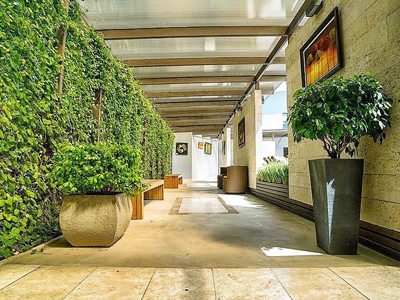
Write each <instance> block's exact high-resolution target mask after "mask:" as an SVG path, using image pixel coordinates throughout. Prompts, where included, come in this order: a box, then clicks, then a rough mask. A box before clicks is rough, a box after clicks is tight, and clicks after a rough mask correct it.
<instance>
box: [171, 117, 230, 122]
mask: <svg viewBox="0 0 400 300" xmlns="http://www.w3.org/2000/svg"><path fill="white" fill-rule="evenodd" d="M164 119H165V121H167V122H170V121H172V122H173V121H187V120H188V117H168V116H165V117H164ZM190 120H193V121H197V120H204V121H207V120H210V121H219V120H226V116H218V115H216V116H215V115H211V116H190Z"/></svg>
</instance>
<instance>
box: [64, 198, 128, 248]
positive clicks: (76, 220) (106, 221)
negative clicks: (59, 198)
mask: <svg viewBox="0 0 400 300" xmlns="http://www.w3.org/2000/svg"><path fill="white" fill-rule="evenodd" d="M131 215H132V202H131V200H130V197H129V196H128V195H126V194H122V193H120V194H111V195H70V196H65V197H64V199H63V203H62V206H61V211H60V227H61V231H62V233H63V235H64V237H65V238H66V240H67V241H68V242H69V243H70V244H71V245H72V246H77V247H108V246H111V245H112V244H114V243H115V242H116V241H118V240H119V239H120V238H121V237H122V235H123V234H124V232H125V230H126V229H127V228H128V225H129V222H130V220H131Z"/></svg>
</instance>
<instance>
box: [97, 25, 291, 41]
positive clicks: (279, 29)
mask: <svg viewBox="0 0 400 300" xmlns="http://www.w3.org/2000/svg"><path fill="white" fill-rule="evenodd" d="M285 31H286V27H285V26H199V27H162V28H161V27H160V28H130V29H102V30H96V32H97V33H100V34H101V35H103V37H104V39H105V40H127V39H156V38H193V37H240V36H282V35H284V34H285Z"/></svg>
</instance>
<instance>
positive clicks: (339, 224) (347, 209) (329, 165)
mask: <svg viewBox="0 0 400 300" xmlns="http://www.w3.org/2000/svg"><path fill="white" fill-rule="evenodd" d="M308 163H309V169H310V178H311V190H312V199H313V207H314V218H315V229H316V235H317V245H318V247H320V248H322V249H323V250H325V251H326V252H327V253H329V254H334V255H345V254H357V247H358V232H359V222H360V206H361V191H362V178H363V169H364V160H363V159H331V158H326V159H316V160H310V161H309V162H308Z"/></svg>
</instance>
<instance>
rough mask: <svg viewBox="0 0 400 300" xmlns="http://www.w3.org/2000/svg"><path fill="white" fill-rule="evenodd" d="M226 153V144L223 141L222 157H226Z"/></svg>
mask: <svg viewBox="0 0 400 300" xmlns="http://www.w3.org/2000/svg"><path fill="white" fill-rule="evenodd" d="M225 152H226V142H225V141H222V155H225Z"/></svg>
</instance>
